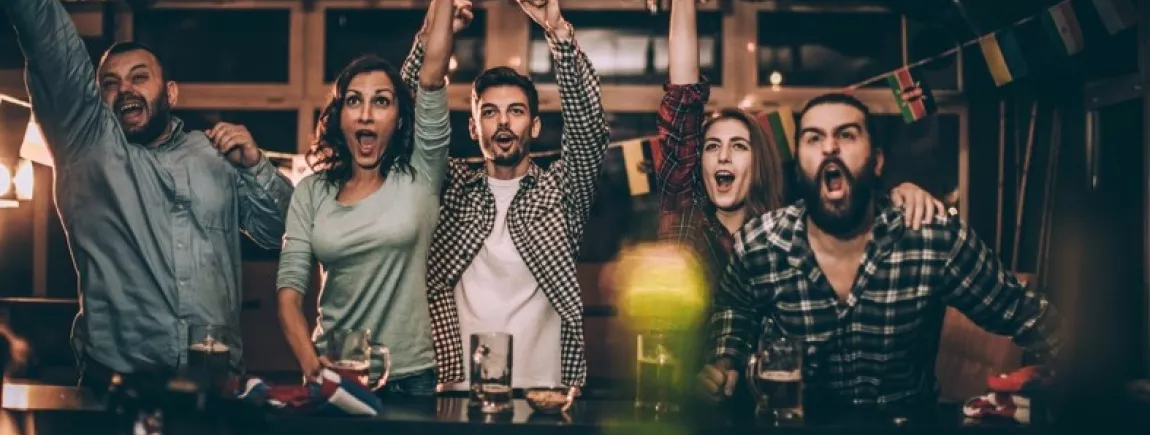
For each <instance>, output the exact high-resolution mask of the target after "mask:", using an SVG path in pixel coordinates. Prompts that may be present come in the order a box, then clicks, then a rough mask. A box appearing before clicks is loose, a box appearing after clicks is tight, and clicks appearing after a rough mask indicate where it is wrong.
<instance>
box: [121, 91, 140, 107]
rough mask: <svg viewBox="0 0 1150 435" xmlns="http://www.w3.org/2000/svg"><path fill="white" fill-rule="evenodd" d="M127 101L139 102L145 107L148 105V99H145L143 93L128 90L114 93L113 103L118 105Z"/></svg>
mask: <svg viewBox="0 0 1150 435" xmlns="http://www.w3.org/2000/svg"><path fill="white" fill-rule="evenodd" d="M128 102H133V103H140V104H143V105H144V106H145V107H146V106H147V105H148V100H147V99H145V98H144V96H143V95H139V94H133V93H130V92H125V93H122V94H118V95H116V101H115V103H114V105H115V106H119V105H121V104H124V103H128Z"/></svg>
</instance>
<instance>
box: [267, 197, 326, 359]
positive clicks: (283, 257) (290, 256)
mask: <svg viewBox="0 0 1150 435" xmlns="http://www.w3.org/2000/svg"><path fill="white" fill-rule="evenodd" d="M323 183H324V182H323V181H320V180H319V179H318V176H317V175H311V176H308V177H307V178H304V179H303V181H300V183H299V186H298V187H297V188H296V190H295V193H294V194H293V195H292V197H291V207H290V208H289V209H288V215H287V230H286V233H285V234H284V242H283V249H282V250H281V251H280V262H279V270H278V271H277V272H276V288H278V289H279V291H278V294H277V295H276V299H277V301H278V302H279V304H278V307H277V310H276V311H277V313H278V314H279V320H280V327H282V328H283V334H284V338H285V339H287V342H288V346H289V347H291V350H292V354H293V355H295V358H296V361H297V362H299V365H300V368H301V369H302V370H303V372H304V373H305V374H315V373H316V372H318V369H319V368H320V362H319V357H318V356H317V355H316V353H315V349H314V348H313V347H312V343H311V338H310V336H311V333H310V332H309V331H308V322H307V319H306V318H305V317H304V314H303V297H304V295H306V294H307V291H308V288H309V287H310V286H311V270H312V266H313V263H312V258H313V254H312V249H311V227H312V223H313V222H314V221H315V209H316V205H317V204H313V203H312V198H313V196H314V195H313V193H316V192H317V191H319V190H320V189H323V188H325V187H326V186H325V185H323Z"/></svg>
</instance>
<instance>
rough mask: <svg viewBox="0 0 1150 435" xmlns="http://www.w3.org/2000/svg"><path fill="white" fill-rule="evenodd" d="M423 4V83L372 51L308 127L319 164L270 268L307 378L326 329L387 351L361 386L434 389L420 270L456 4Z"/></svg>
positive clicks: (430, 218)
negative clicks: (308, 305)
mask: <svg viewBox="0 0 1150 435" xmlns="http://www.w3.org/2000/svg"><path fill="white" fill-rule="evenodd" d="M431 8H432V9H431V11H430V12H429V20H428V29H427V31H426V34H425V36H424V38H425V45H426V54H425V59H426V60H425V65H424V67H423V69H422V70H421V72H420V76H419V89H416V90H412V89H409V88H408V87H407V86H405V85H404V82H403V80H402V79H401V77H400V75H399V72H398V71H396V69H395V68H394V67H392V66H391V65H390V64H388V63H387V62H386V61H384V60H382V59H379V58H377V57H374V56H367V57H362V58H359V59H356V60H355V61H353V62H351V64H350V65H348V66H347V67H346V68H345V69H344V70H343V72H342V73H340V75H339V77H338V78H337V79H336V82H335V86H334V89H333V93H332V98H331V101H330V102H329V103H328V105H327V107H326V108H324V111H323V115H322V116H321V117H320V121H319V126H318V128H317V129H316V140H315V149H314V150H313V152H312V153H311V155H309V160H310V161H311V163H312V165H313V168H314V169H315V170H316V173H314V174H312V175H310V176H308V177H306V178H304V179H303V180H302V181H300V184H299V186H297V187H296V190H295V194H294V195H293V196H292V202H291V207H290V209H289V212H288V218H287V232H286V234H285V236H284V245H283V250H282V251H281V253H280V263H279V274H278V277H277V287H278V288H279V295H278V299H279V317H280V323H281V324H282V326H283V329H284V335H285V336H286V338H287V341H288V344H289V345H290V346H291V348H292V352H293V353H294V354H295V356H296V359H297V360H298V361H299V364H300V366H301V368H302V369H303V372H304V373H305V374H306V375H308V376H316V375H317V374H318V373H319V371H320V369H321V368H323V367H325V366H327V365H328V364H331V361H327V360H326V359H325V358H323V357H321V356H320V355H323V352H324V348H325V345H326V343H325V338H327V337H328V336H329V335H330V334H328V332H330V331H335V330H354V331H368V335H369V340H370V341H371V344H372V345H374V346H378V345H385V346H387V348H388V349H389V351H390V377H389V378H387V379H383V376H382V374H383V373H384V372H385V370H386V369H387V368H386V367H385V366H384V361H383V360H382V358H372V361H371V364H370V369H369V379H368V380H365V381H366V382H369V385H374V386H376V388H380V387H383V386H384V382H383V381H386V389H385V391H387V392H393V393H406V394H413V395H432V394H434V393H435V358H434V351H433V347H432V341H431V324H430V319H429V314H428V307H427V289H426V284H425V283H426V280H425V276H426V268H427V250H428V246H429V244H430V240H431V234H432V231H433V230H434V229H435V223H436V218H437V216H438V213H439V196H438V193H439V188H440V184H441V183H442V180H443V177H444V171H445V170H446V164H447V149H448V141H449V139H450V136H451V126H450V123H449V120H448V106H447V94H446V89H445V87H446V75H447V68H448V67H447V65H448V59H449V58H450V55H451V48H452V31H451V27H452V15H453V11H452V3H451V2H449V1H436V2H434V3H432V6H431ZM413 91H414V93H413ZM313 258H314V259H315V260H316V261H318V262H319V264H320V265H321V266H322V267H323V270H324V272H325V273H326V277H324V279H321V281H322V290H321V291H320V295H319V320H318V324H317V326H316V329H315V331H313V333H312V334H311V336H310V338H309V334H308V331H307V320H306V319H304V316H303V297H304V295H305V294H306V293H307V290H308V288H309V285H310V282H311V275H310V272H311V269H312V267H313ZM313 342H314V343H313Z"/></svg>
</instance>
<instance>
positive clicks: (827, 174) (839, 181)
mask: <svg viewBox="0 0 1150 435" xmlns="http://www.w3.org/2000/svg"><path fill="white" fill-rule="evenodd" d="M823 186H825V187H826V189H827V193H829V194H831V195H832V196H836V197H837V196H841V195H842V192H843V189H844V188H846V174H845V173H843V169H842V168H841V167H839V165H838V164H835V163H831V164H828V165H827V166H826V168H824V169H823Z"/></svg>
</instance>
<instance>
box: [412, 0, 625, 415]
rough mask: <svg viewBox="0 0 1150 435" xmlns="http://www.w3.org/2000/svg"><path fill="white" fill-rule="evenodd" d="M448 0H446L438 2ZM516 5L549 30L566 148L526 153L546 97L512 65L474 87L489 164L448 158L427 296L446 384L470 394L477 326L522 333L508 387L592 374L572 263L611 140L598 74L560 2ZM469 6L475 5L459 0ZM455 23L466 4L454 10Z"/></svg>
mask: <svg viewBox="0 0 1150 435" xmlns="http://www.w3.org/2000/svg"><path fill="white" fill-rule="evenodd" d="M436 1H440V0H436ZM539 3H544V2H540V1H537V0H531V1H519V6H520V8H522V9H523V11H524V12H525V13H526V14H527V15H528V16H529V17H530V18H531V19H532V20H533V21H535V22H536V23H537V24H539V25H540V26H542V27H543V28H544V29H545V30H546V37H547V43H548V45H549V46H550V48H551V57H552V59H553V60H554V67H555V78H556V81H557V82H558V85H559V97H560V106H561V110H562V116H563V136H562V155H561V157H560V160H558V161H556V162H555V163H553V164H552V165H551V167H550V168H549V169H542V168H540V167H539V166H537V165H536V164H535V163H533V162H532V161H531V158H530V157H529V156H528V152H529V150H530V143H531V140H533V139H535V138H538V137H539V133H540V130H541V129H542V128H544V126H543V125H542V124H541V122H540V119H539V117H538V114H539V95H538V93H537V91H536V89H535V85H534V84H532V82H531V80H530V79H529V78H527V77H525V76H523V75H521V74H519V73H518V72H516V71H515V70H513V69H511V68H506V67H499V68H493V69H490V70H487V71H485V72H483V73H482V74H480V76H479V77H478V78H477V79H476V80H475V83H474V85H473V89H472V101H471V120H470V123H469V130H470V133H471V138H472V139H473V140H475V141H477V142H479V146H480V148H481V150H482V151H483V157H484V168H483V169H481V170H472V169H469V168H468V166H467V165H466V164H465V162H463V161H458V160H452V161H451V162H450V167H449V168H448V173H447V182H446V183H445V186H444V189H445V190H444V193H443V199H442V201H441V205H440V214H439V223H438V226H437V228H436V231H435V234H434V236H433V240H432V245H431V253H430V254H429V259H428V267H427V269H428V272H427V274H428V277H427V285H428V298H429V301H430V306H431V327H432V338H433V340H434V342H435V353H436V355H435V358H436V363H437V364H436V366H437V371H438V376H437V378H438V381H439V383H440V387H441V390H442V389H453V390H466V389H467V388H468V385H467V383H466V382H465V381H466V380H467V378H466V376H465V373H467V372H468V367H469V362H470V359H471V358H469V357H465V355H464V352H465V348H464V345H463V343H464V342H465V340H467V337H469V336H470V335H471V334H472V333H484V332H506V333H510V334H512V336H513V337H514V346H513V348H514V349H513V351H514V355H513V356H512V361H513V366H514V370H513V372H512V376H513V378H512V386H513V387H515V388H525V387H531V386H541V385H567V386H570V387H572V391H573V394H574V392H575V391H578V389H579V388H581V387H582V386H583V384H584V382H585V381H586V377H587V363H586V358H585V356H584V345H583V301H582V298H581V294H580V290H579V284H578V282H576V280H575V277H576V275H575V264H576V263H575V262H576V259H577V256H578V250H579V244H580V241H581V239H582V238H583V227H584V225H585V224H586V222H587V218H588V216H589V214H590V210H591V203H592V201H593V199H594V195H595V180H596V179H597V177H598V176H599V172H600V169H601V168H602V163H603V155H604V153H605V152H606V149H607V145H608V143H609V132H608V128H607V119H606V116H605V113H604V111H603V104H602V101H601V95H600V90H599V77H598V75H597V74H596V73H595V70H594V68H592V66H591V63H590V61H589V60H588V58H587V55H586V54H584V53H583V51H582V50H580V49H579V46H578V45H577V44H576V43H575V38H574V36H575V35H574V30H573V28H572V26H571V24H570V23H568V22H567V21H566V20H565V19H563V16H562V14H561V13H560V8H559V0H550V1H547V2H545V3H546V4H544V5H541V6H536V4H539ZM455 4H456V6H457V7H459V8H460V9H461V10H466V9H468V8H469V7H470V2H469V1H464V0H455ZM457 17H459V18H460V19H461V20H460V21H458V22H457V23H456V24H457V25H456V30H457V31H458V30H459V29H461V28H462V27H463V26H465V25H466V21H467V18H469V17H470V12H462V13H458V14H457ZM420 41H421V38H417V40H416V45H415V47H414V48H413V49H412V52H411V55H410V56H409V57H408V59H407V62H405V65H404V68H403V74H404V77H406V78H407V79H408V80H414V77H418V71H419V67H420V65H421V63H422V59H423V47H422V42H420Z"/></svg>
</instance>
